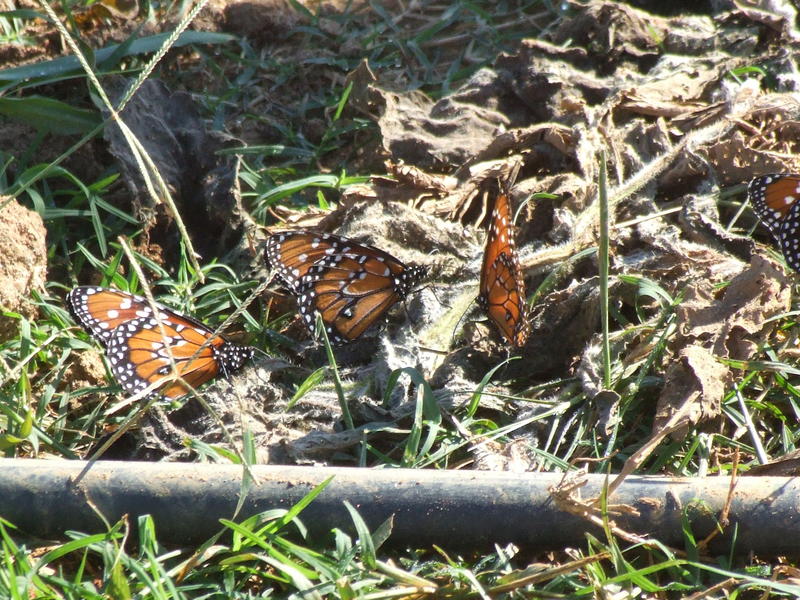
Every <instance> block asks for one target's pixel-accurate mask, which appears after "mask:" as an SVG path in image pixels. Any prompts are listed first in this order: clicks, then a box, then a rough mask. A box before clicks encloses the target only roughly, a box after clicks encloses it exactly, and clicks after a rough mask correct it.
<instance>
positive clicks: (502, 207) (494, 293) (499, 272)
mask: <svg viewBox="0 0 800 600" xmlns="http://www.w3.org/2000/svg"><path fill="white" fill-rule="evenodd" d="M478 305H479V306H480V307H481V308H482V309H483V310H484V311H486V314H488V315H489V319H490V320H491V321H492V322H493V323H494V324H495V325H496V326H497V328H498V329H499V330H500V331H501V333H502V334H503V336H504V337H505V338H506V339H507V340H508V341H509V342H510V343H511V344H513V345H514V346H515V347H516V348H521V347H522V346H524V345H525V342H526V341H527V340H528V333H529V331H530V325H529V323H528V316H527V306H526V304H525V282H524V281H523V278H522V270H521V269H520V266H519V259H518V258H517V252H516V248H515V245H514V223H513V220H512V218H511V204H510V202H509V192H508V190H507V189H502V190H501V191H500V193H499V194H498V195H497V197H496V198H495V203H494V210H493V211H492V216H491V218H490V219H489V232H488V236H487V238H486V248H485V250H484V252H483V264H482V265H481V280H480V287H479V293H478Z"/></svg>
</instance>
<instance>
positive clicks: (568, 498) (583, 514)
mask: <svg viewBox="0 0 800 600" xmlns="http://www.w3.org/2000/svg"><path fill="white" fill-rule="evenodd" d="M583 474H584V475H585V473H583ZM575 475H576V473H575V472H574V471H573V472H569V473H565V474H564V477H563V478H562V479H561V483H560V484H559V485H558V486H557V487H555V486H554V487H551V488H550V494H551V495H552V497H553V500H554V501H555V503H556V506H558V508H559V509H561V510H563V511H565V512H568V513H570V514H572V515H575V516H578V517H580V518H582V519H584V520H586V521H589V522H590V523H592V524H593V525H596V526H597V527H599V528H600V529H604V525H605V520H604V518H603V515H599V516H598V514H597V513H598V511H599V507H598V499H597V498H592V499H590V500H580V499H579V498H577V495H576V493H575V492H576V491H577V490H578V489H579V488H581V487H582V486H584V485H586V478H585V477H583V478H581V477H577V478H576V477H574V476H575ZM568 476H571V477H573V478H572V479H571V480H570V479H568ZM610 496H611V493H610V492H608V493H607V494H606V497H610ZM631 511H633V512H637V511H636V510H635V509H634V508H632V507H630V506H627V505H611V504H609V505H608V511H607V514H606V520H607V521H608V528H609V529H610V531H611V533H613V534H614V535H615V536H617V537H619V538H621V539H623V540H625V541H626V542H628V543H629V544H643V545H645V546H647V547H651V546H652V542H650V541H649V540H648V539H647V538H645V537H642V536H640V535H637V534H635V533H629V532H627V531H625V530H624V529H622V528H620V527H618V526H617V525H616V524H615V523H614V522H613V521H611V520H610V517H611V516H612V513H613V512H617V513H620V512H631Z"/></svg>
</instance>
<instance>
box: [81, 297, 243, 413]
mask: <svg viewBox="0 0 800 600" xmlns="http://www.w3.org/2000/svg"><path fill="white" fill-rule="evenodd" d="M67 306H68V308H69V309H70V312H71V313H72V315H73V316H74V317H75V319H76V320H77V321H78V322H79V323H80V324H81V325H82V326H83V327H84V328H85V329H86V330H87V331H88V332H89V333H90V334H91V335H92V337H94V338H95V339H97V340H98V341H99V342H100V343H102V344H103V346H104V347H105V350H106V355H107V356H108V360H109V363H110V365H111V372H112V373H113V375H114V377H115V378H116V380H117V381H118V382H119V384H120V385H121V386H122V388H123V389H124V390H125V391H126V392H128V393H130V394H136V393H138V392H141V391H142V390H144V389H145V388H147V387H148V386H150V385H151V384H153V383H156V382H158V381H160V380H162V379H164V380H165V383H166V379H167V378H168V377H169V376H170V374H171V373H172V361H171V360H170V355H171V356H172V359H174V361H175V367H176V370H177V374H179V375H180V376H181V377H182V378H183V379H184V380H185V382H186V384H188V385H190V386H192V387H194V388H197V387H199V386H200V385H202V384H204V383H206V382H207V381H210V380H212V379H214V378H215V377H217V376H219V375H220V374H222V375H224V376H225V377H228V376H230V375H231V374H233V373H235V372H236V371H239V370H240V369H241V368H242V367H243V366H244V363H245V362H246V361H248V360H249V359H251V358H252V357H253V352H254V349H253V348H252V347H249V346H239V345H237V344H234V343H232V342H230V341H228V340H227V339H226V338H225V337H223V336H220V335H214V333H213V331H212V330H211V329H209V328H208V327H207V326H206V325H204V324H203V323H201V322H200V321H198V320H196V319H194V318H192V317H190V316H188V315H184V314H181V313H178V312H176V311H174V310H172V309H170V308H167V307H166V306H162V305H160V304H156V308H157V310H158V318H156V315H155V314H154V312H153V309H152V308H151V307H150V304H149V303H148V302H147V300H146V299H145V298H143V297H141V296H136V295H134V294H129V293H127V292H122V291H119V290H112V289H107V288H101V287H92V286H82V287H77V288H75V289H73V290H72V291H70V292H69V294H68V295H67ZM159 320H160V321H161V325H163V332H162V328H161V326H159ZM206 342H208V343H207V344H206ZM203 344H206V345H205V347H203V348H202V349H201V350H200V351H199V352H198V349H199V348H200V347H201V346H203ZM195 353H197V355H196V356H195ZM186 384H184V383H182V382H181V381H180V380H175V381H173V382H170V383H166V385H164V386H163V387H162V388H160V389H159V390H158V393H159V394H161V395H164V396H166V397H168V398H178V397H180V396H183V395H184V394H186V393H187V392H188V391H189V388H188V387H187V385H186Z"/></svg>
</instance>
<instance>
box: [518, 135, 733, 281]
mask: <svg viewBox="0 0 800 600" xmlns="http://www.w3.org/2000/svg"><path fill="white" fill-rule="evenodd" d="M733 127H734V123H733V122H732V121H731V120H730V119H728V120H723V121H720V122H719V123H715V124H714V125H710V126H708V127H705V128H703V129H697V130H695V131H692V132H691V133H690V134H688V135H687V136H686V137H684V138H683V139H682V140H681V141H680V142H679V143H677V144H676V145H675V146H674V147H673V148H672V149H671V150H670V151H669V152H666V153H664V154H662V155H661V156H658V157H656V158H655V159H653V160H652V161H650V162H649V163H648V164H646V165H644V167H642V169H641V170H640V171H639V172H638V173H636V174H635V175H633V176H632V177H631V178H629V179H628V181H626V182H625V183H623V184H621V185H619V186H617V187H614V188H612V189H610V190H609V191H608V209H609V213H610V214H613V212H614V208H615V207H616V205H617V204H619V203H620V202H621V201H623V200H625V199H626V198H628V197H629V196H631V195H632V194H635V193H636V192H638V191H639V190H640V189H642V188H643V187H644V186H645V185H647V184H648V183H649V182H650V181H651V180H652V179H653V178H654V177H656V176H657V175H658V174H659V173H661V172H662V171H663V170H664V169H666V168H667V167H668V166H669V165H670V164H672V162H673V161H674V160H675V159H677V158H678V157H679V156H680V155H681V154H682V153H683V152H684V151H687V149H688V150H691V148H692V147H694V146H697V145H699V144H702V143H704V142H706V141H708V140H711V139H715V138H717V137H720V136H724V135H725V134H726V133H727V132H728V130H730V129H732V128H733ZM596 202H597V200H594V201H593V202H591V203H590V204H589V205H588V206H586V207H585V208H584V210H583V211H582V212H581V214H580V215H579V216H578V219H577V220H576V222H575V226H574V227H573V232H574V233H573V237H572V239H571V240H570V241H569V242H567V243H566V244H562V245H561V246H557V247H555V248H547V249H545V250H543V251H540V252H537V253H535V254H534V255H533V256H532V257H530V258H529V259H527V260H525V261H523V262H524V264H523V268H524V269H525V271H526V272H530V270H531V269H533V270H535V269H537V268H544V267H547V266H549V265H552V264H554V263H558V262H562V261H564V260H566V259H568V258H569V257H571V256H572V255H573V254H575V253H577V252H580V251H581V250H583V249H584V248H587V247H589V246H591V245H593V244H594V243H595V242H594V236H595V232H596V230H597V227H598V211H597V209H596V207H595V206H594V205H595V203H596Z"/></svg>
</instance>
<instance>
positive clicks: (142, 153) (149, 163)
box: [41, 0, 208, 283]
mask: <svg viewBox="0 0 800 600" xmlns="http://www.w3.org/2000/svg"><path fill="white" fill-rule="evenodd" d="M207 2H208V0H201V1H200V2H199V3H198V4H197V6H195V8H194V10H192V11H191V12H190V13H189V15H187V17H186V18H185V19H184V20H183V21H182V22H181V24H180V25H179V26H178V27H177V28H176V30H175V31H174V32H173V33H172V35H171V36H170V37H169V38H168V39H167V40H165V43H164V44H163V45H162V47H161V48H160V49H159V51H158V52H157V53H156V54H155V56H154V57H153V58H152V59H151V61H150V63H149V64H148V65H147V67H146V68H145V69H144V70H143V71H142V73H141V74H140V75H139V78H138V79H137V80H136V82H134V85H133V86H131V87H130V89H129V90H128V92H127V93H126V95H125V97H123V99H122V101H121V102H120V105H119V107H118V108H115V107H114V105H113V104H112V103H111V100H110V99H109V97H108V95H107V94H106V92H105V90H104V89H103V87H102V86H101V85H100V81H99V80H98V79H97V76H96V75H95V74H94V71H92V68H91V66H90V65H89V63H88V62H87V61H86V58H85V57H84V55H83V53H82V52H81V51H80V48H78V44H77V43H76V42H75V40H74V39H73V38H72V36H71V35H70V33H69V31H67V29H66V27H64V24H63V23H62V22H61V20H60V19H59V18H58V15H56V13H55V11H54V10H53V9H52V8H51V6H50V5H49V4H48V3H47V2H45V1H44V0H42V2H41V5H42V7H43V8H44V10H45V12H46V13H47V15H48V16H49V17H50V19H51V20H52V21H53V23H54V24H55V26H56V28H57V29H58V31H59V33H60V34H61V36H62V37H63V38H64V40H65V41H66V42H67V45H68V46H69V47H70V49H71V50H72V53H73V54H74V55H75V57H76V58H77V59H78V62H80V64H81V67H82V68H83V70H84V72H85V73H86V76H87V77H88V78H89V80H90V81H91V82H92V85H93V86H94V88H95V90H96V91H97V94H98V95H99V96H100V99H101V100H102V101H103V104H104V105H105V106H106V108H107V109H108V111H109V113H110V117H109V119H107V120H113V121H114V122H116V124H117V125H118V126H119V128H120V130H121V131H122V134H123V136H124V137H125V139H126V140H127V142H128V144H129V145H130V147H131V153H132V154H133V156H134V158H135V160H136V163H137V165H138V167H139V172H140V173H141V175H142V179H143V181H144V183H145V187H146V188H147V191H148V193H149V194H150V197H151V198H152V199H153V201H154V202H155V203H157V204H160V203H161V201H162V200H163V201H164V202H165V203H166V204H167V206H168V207H169V209H170V211H171V213H172V217H173V218H174V219H175V223H176V225H177V226H178V231H180V233H181V237H182V238H183V240H184V243H185V244H186V249H187V254H188V255H189V260H190V261H191V263H192V266H193V267H194V269H195V271H196V272H197V276H198V278H199V279H200V282H201V283H203V282H204V281H205V279H204V277H203V271H202V270H201V269H200V264H199V263H198V261H197V257H198V254H197V252H195V250H194V246H193V245H192V241H191V238H190V237H189V232H188V231H187V230H186V226H185V225H184V223H183V219H181V216H180V213H179V212H178V208H177V207H176V206H175V202H174V201H173V199H172V196H171V195H170V193H169V190H168V188H167V185H166V183H165V182H164V179H163V178H162V177H161V173H160V172H159V170H158V168H157V167H156V165H155V163H153V160H152V159H151V158H150V156H149V155H148V154H147V151H146V150H145V149H144V147H143V146H142V145H141V143H140V142H139V140H137V139H136V136H134V134H133V132H132V131H131V130H130V129H129V128H128V126H127V125H126V124H125V122H124V121H123V120H122V119H121V117H120V115H119V113H120V111H122V109H123V108H124V107H125V105H126V104H127V102H128V101H129V100H130V98H131V97H132V96H133V94H134V93H135V92H136V90H137V89H138V87H139V86H140V85H141V82H142V81H144V78H146V77H147V76H148V75H149V74H150V73H152V71H153V69H154V68H155V66H156V64H157V63H158V61H159V60H161V58H162V57H163V56H164V54H165V53H166V52H167V50H169V48H170V47H171V46H172V44H174V43H175V40H176V39H177V38H178V36H179V35H180V34H181V33H182V32H183V30H184V29H186V27H187V26H188V25H189V22H190V21H191V19H193V18H194V16H195V15H196V14H197V13H198V12H199V11H200V10H201V9H202V8H203V6H205V4H206V3H207ZM104 124H105V123H104ZM151 175H152V176H153V179H155V181H156V183H157V184H158V192H156V190H155V188H154V186H153V182H152V181H151V178H150V176H151Z"/></svg>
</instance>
